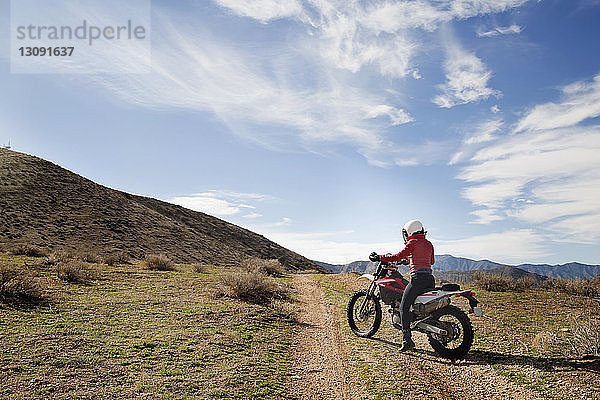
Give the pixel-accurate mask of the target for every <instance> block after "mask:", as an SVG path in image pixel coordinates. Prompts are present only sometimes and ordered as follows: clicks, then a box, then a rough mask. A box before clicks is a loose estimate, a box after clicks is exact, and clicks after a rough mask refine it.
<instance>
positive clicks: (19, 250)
mask: <svg viewBox="0 0 600 400" xmlns="http://www.w3.org/2000/svg"><path fill="white" fill-rule="evenodd" d="M10 252H11V253H12V254H13V255H15V256H27V257H45V256H47V255H48V252H47V251H46V250H45V249H42V248H41V247H37V246H34V245H32V244H28V243H20V244H17V245H15V246H13V247H12V248H11V249H10Z"/></svg>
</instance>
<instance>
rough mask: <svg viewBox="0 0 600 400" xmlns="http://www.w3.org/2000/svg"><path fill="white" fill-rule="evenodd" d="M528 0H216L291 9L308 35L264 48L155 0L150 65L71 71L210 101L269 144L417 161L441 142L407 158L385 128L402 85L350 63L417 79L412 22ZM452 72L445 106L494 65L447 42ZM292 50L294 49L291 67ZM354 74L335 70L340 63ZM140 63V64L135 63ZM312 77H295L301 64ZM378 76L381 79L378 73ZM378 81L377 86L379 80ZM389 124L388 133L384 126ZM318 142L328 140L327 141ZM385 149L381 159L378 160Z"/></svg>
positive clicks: (113, 86)
mask: <svg viewBox="0 0 600 400" xmlns="http://www.w3.org/2000/svg"><path fill="white" fill-rule="evenodd" d="M524 2H525V0H479V1H477V2H463V1H455V2H452V4H451V5H449V6H446V5H442V4H440V3H439V2H437V1H431V2H430V1H425V0H418V1H412V2H398V3H390V2H387V1H376V2H369V4H366V5H365V4H363V3H362V2H356V1H349V2H339V1H330V0H320V1H299V0H285V1H274V0H260V1H258V2H256V1H252V2H251V1H248V0H215V4H218V5H219V6H221V7H223V8H224V9H227V10H230V11H231V12H232V13H234V14H236V15H240V16H243V17H248V18H253V19H255V20H257V21H260V22H262V23H265V24H268V23H269V22H270V21H272V20H274V19H280V18H293V19H294V20H295V22H296V23H297V24H298V25H295V26H303V27H304V32H305V33H306V34H300V35H294V36H293V39H285V38H281V40H278V41H276V42H275V43H274V44H273V47H270V49H269V51H268V52H267V53H268V54H263V53H262V52H263V51H265V52H266V50H265V49H261V48H259V47H252V49H251V50H252V51H249V50H248V49H247V48H244V47H243V46H239V45H234V44H231V43H230V42H228V39H227V37H218V38H216V37H214V36H212V35H211V33H210V32H207V31H205V30H203V28H202V27H199V24H197V23H194V24H191V23H189V22H186V19H185V18H178V17H177V15H170V13H174V11H169V15H167V14H166V12H165V11H164V8H162V7H154V9H153V19H152V20H153V24H152V72H151V73H139V74H130V73H128V74H118V73H115V74H111V75H96V76H91V77H88V76H86V77H79V78H76V79H93V81H94V82H95V83H96V84H98V85H99V86H101V87H103V88H106V89H108V91H109V93H110V96H111V97H116V98H118V99H122V100H125V101H127V102H130V103H132V104H135V105H139V106H143V107H149V108H154V109H164V110H177V109H181V110H187V111H192V112H201V113H203V112H208V113H211V114H213V115H215V116H216V117H217V118H219V119H220V120H221V121H223V123H224V124H226V125H227V126H228V127H229V128H230V129H231V131H232V132H234V133H235V134H237V135H239V136H241V137H243V138H245V139H247V140H251V141H254V142H257V143H259V144H261V145H264V146H266V147H269V148H272V149H282V150H288V149H298V148H308V149H311V150H312V149H315V148H318V149H319V151H321V150H322V149H323V148H324V147H326V146H327V145H337V144H340V143H341V144H349V145H351V146H352V147H353V148H355V149H356V151H357V152H358V153H360V154H362V155H363V156H364V157H366V158H367V160H368V161H369V162H370V163H371V164H373V165H382V166H383V165H392V164H398V165H417V164H422V163H423V162H424V160H429V162H431V160H432V159H433V160H437V159H440V158H443V156H438V154H441V153H443V151H441V150H440V149H441V148H444V149H447V147H444V146H445V145H444V144H443V143H442V144H435V143H431V142H422V143H420V144H419V143H415V140H413V144H412V146H413V147H417V148H419V149H420V150H423V151H425V152H426V153H427V154H428V155H431V156H432V157H418V158H415V157H412V158H411V157H410V155H409V153H408V152H407V151H406V148H407V147H410V146H411V145H406V144H403V146H398V145H397V144H396V143H398V142H399V141H401V140H402V139H403V138H401V137H398V131H397V130H396V131H393V129H392V128H393V127H397V126H399V125H403V124H407V123H410V122H412V121H413V120H414V117H413V116H412V115H411V113H410V112H409V111H408V110H407V107H406V105H404V104H403V98H404V96H405V94H403V93H401V94H400V95H397V96H396V95H390V93H389V92H387V91H386V90H385V89H387V87H386V88H384V87H378V86H373V85H372V84H370V82H369V81H368V80H367V81H365V80H364V79H362V78H363V77H361V76H360V74H358V72H359V71H361V70H362V69H364V68H366V67H369V68H371V70H369V73H374V74H375V75H371V76H374V77H376V78H377V81H378V82H381V80H380V79H379V78H380V77H385V78H387V79H401V78H402V79H404V78H408V77H412V78H415V79H417V78H420V74H419V70H418V66H417V65H415V64H414V58H415V55H416V54H417V53H418V52H419V51H421V48H422V46H423V45H424V44H423V42H422V41H423V40H424V39H423V38H422V35H420V33H422V32H423V31H425V32H430V31H434V30H436V29H438V28H439V27H440V26H441V24H444V23H447V22H448V21H451V20H454V19H465V18H470V17H473V16H476V15H484V14H491V13H497V12H503V11H506V10H507V9H510V8H514V7H518V6H520V5H522V4H523V3H524ZM296 33H297V32H296ZM447 53H448V59H447V61H446V64H445V66H446V71H447V77H448V82H447V83H446V84H445V85H443V86H442V91H443V93H442V94H441V95H440V96H438V97H436V99H434V102H435V103H436V104H438V105H439V106H441V107H452V106H455V105H458V104H465V103H469V102H474V101H478V100H481V99H485V98H487V97H489V96H492V95H496V94H497V92H496V91H494V90H492V89H490V88H489V87H488V86H487V83H488V80H489V79H490V76H491V72H490V71H489V70H488V69H487V68H486V67H485V65H484V64H483V62H482V61H481V60H480V59H479V58H477V57H476V56H475V55H474V54H473V53H470V52H468V51H466V50H463V49H462V48H460V46H459V45H458V44H454V45H452V46H449V48H448V51H447ZM98 56H99V57H100V58H102V59H108V60H112V61H111V65H113V66H115V68H118V66H120V65H122V66H123V72H131V71H132V70H133V71H135V68H136V65H138V64H139V62H138V61H139V60H136V58H135V57H132V56H131V54H129V53H127V54H125V53H122V52H120V51H119V49H114V52H112V53H110V54H99V55H98ZM296 60H302V66H301V71H299V67H298V64H297V63H296V62H295V61H296ZM341 69H343V70H348V71H351V72H353V73H356V74H343V73H340V70H341ZM139 72H147V71H139ZM299 72H300V73H302V74H304V75H310V76H311V81H310V83H306V84H301V85H299V84H298V73H299ZM378 77H379V78H378ZM382 86H384V85H382ZM392 132H393V133H394V135H393V136H392ZM325 151H326V150H325ZM382 160H384V161H382Z"/></svg>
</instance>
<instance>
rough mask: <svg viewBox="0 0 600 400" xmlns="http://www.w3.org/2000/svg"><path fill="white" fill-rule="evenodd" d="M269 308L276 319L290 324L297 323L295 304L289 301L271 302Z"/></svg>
mask: <svg viewBox="0 0 600 400" xmlns="http://www.w3.org/2000/svg"><path fill="white" fill-rule="evenodd" d="M270 307H271V309H272V310H273V314H275V315H276V316H277V317H279V318H281V319H283V320H286V321H290V322H298V306H297V305H296V304H294V303H290V302H289V301H283V300H273V301H272V302H271V304H270Z"/></svg>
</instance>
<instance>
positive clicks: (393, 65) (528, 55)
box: [0, 0, 600, 264]
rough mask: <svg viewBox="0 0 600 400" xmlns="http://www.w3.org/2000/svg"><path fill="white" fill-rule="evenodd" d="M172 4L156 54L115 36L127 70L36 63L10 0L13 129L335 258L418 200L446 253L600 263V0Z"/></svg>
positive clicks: (138, 186)
mask: <svg viewBox="0 0 600 400" xmlns="http://www.w3.org/2000/svg"><path fill="white" fill-rule="evenodd" d="M94 3H95V4H94ZM73 4H75V6H73V8H74V13H75V15H81V16H82V18H83V16H85V15H88V14H89V13H90V12H92V13H94V12H102V13H111V12H112V13H117V15H113V16H112V17H113V18H119V17H120V18H123V16H122V15H120V16H119V15H118V10H114V9H111V10H107V9H103V8H102V2H99V1H98V2H94V1H88V2H85V1H84V2H76V3H73ZM77 7H79V8H77ZM105 8H106V7H105ZM90 10H93V11H90ZM40 12H43V10H42V11H40V10H39V9H32V10H31V13H32V15H34V14H36V13H40ZM151 16H152V23H151V41H152V72H151V73H147V71H138V72H140V73H131V72H132V69H133V72H136V71H135V68H136V66H137V65H140V66H141V65H142V64H143V60H142V59H141V56H139V55H137V54H136V53H133V54H132V53H126V52H122V51H119V50H120V49H119V48H115V49H113V50H111V49H110V48H108V49H107V48H104V47H101V50H98V51H102V53H101V54H98V55H97V56H98V59H100V58H101V59H102V60H104V61H107V62H109V63H110V65H111V66H112V67H113V68H114V69H115V72H116V73H88V74H81V73H74V72H75V71H68V70H67V71H65V73H62V74H17V73H11V68H10V57H11V54H10V38H11V35H13V34H14V32H13V30H12V28H11V24H10V22H11V21H10V2H9V1H7V0H0V34H1V35H0V49H1V50H2V51H1V52H0V88H1V89H2V94H3V95H2V96H1V97H0V144H1V143H5V142H7V141H8V140H9V139H10V140H11V142H12V143H13V145H14V147H15V149H16V150H18V151H23V152H25V153H29V154H34V155H38V156H40V157H43V158H46V159H49V160H51V161H53V162H56V163H58V164H60V165H62V166H64V167H66V168H68V169H70V170H73V171H75V172H77V173H79V174H81V175H84V176H86V177H88V178H90V179H92V180H94V181H96V182H98V183H101V184H104V185H106V186H109V187H112V188H116V189H120V190H125V191H128V192H133V193H138V194H143V195H148V196H152V197H156V198H159V199H162V200H166V201H171V202H174V203H178V204H182V205H184V206H187V207H190V208H192V209H196V210H199V211H204V212H207V213H209V214H212V215H215V216H218V217H220V218H223V219H225V220H227V221H230V222H233V223H236V224H239V225H241V226H244V227H247V228H249V229H251V230H254V231H256V232H259V233H261V234H264V235H265V236H267V237H268V238H270V239H272V240H275V241H276V242H278V243H280V244H282V245H284V246H286V247H288V248H290V249H292V250H295V251H298V252H299V253H301V254H303V255H305V256H307V257H310V258H313V259H318V260H321V261H326V262H334V263H344V262H349V261H353V260H356V259H365V258H366V255H367V254H368V253H369V252H370V251H372V250H376V251H379V252H382V253H383V252H389V251H397V250H399V249H400V247H401V241H402V240H401V235H400V229H401V226H402V225H403V224H404V222H406V221H407V220H410V219H413V218H419V219H421V220H422V221H423V223H424V224H425V226H426V228H427V229H428V231H429V237H430V238H431V240H432V241H433V242H434V245H435V247H436V252H437V253H438V254H444V253H449V254H453V255H456V256H464V257H470V258H475V259H482V258H487V259H493V260H495V261H499V262H506V263H515V264H516V263H522V262H548V263H562V262H568V261H580V262H586V263H593V264H598V263H600V251H599V244H600V201H598V198H599V197H600V121H599V118H598V116H600V42H599V41H598V37H600V24H598V21H599V20H600V1H598V0H563V1H557V0H544V1H535V0H531V1H527V0H453V1H439V0H435V1H434V0H431V1H426V0H415V1H395V2H394V1H341V0H340V1H334V0H310V1H309V0H306V1H305V0H277V1H276V0H255V1H249V0H214V1H209V0H206V1H178V2H167V1H153V2H152V13H151ZM129 17H131V18H134V19H135V17H136V16H135V15H131V16H129V15H128V18H129ZM136 57H138V58H136ZM140 68H141V67H140ZM71 72H72V73H71ZM144 72H145V73H144Z"/></svg>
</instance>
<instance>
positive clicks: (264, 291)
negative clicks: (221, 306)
mask: <svg viewBox="0 0 600 400" xmlns="http://www.w3.org/2000/svg"><path fill="white" fill-rule="evenodd" d="M220 293H221V294H224V295H226V296H229V297H233V298H237V299H240V300H243V301H247V302H249V303H254V304H267V303H270V302H271V301H273V300H274V299H279V300H286V299H289V298H290V297H291V290H290V288H289V287H288V286H286V285H284V284H283V283H281V282H278V281H277V280H275V279H273V278H271V277H269V276H266V275H262V274H256V273H253V272H251V271H232V272H228V273H226V274H224V275H223V276H222V278H221V286H220Z"/></svg>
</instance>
